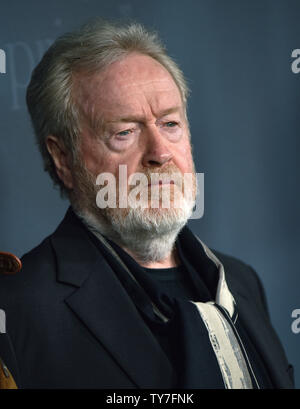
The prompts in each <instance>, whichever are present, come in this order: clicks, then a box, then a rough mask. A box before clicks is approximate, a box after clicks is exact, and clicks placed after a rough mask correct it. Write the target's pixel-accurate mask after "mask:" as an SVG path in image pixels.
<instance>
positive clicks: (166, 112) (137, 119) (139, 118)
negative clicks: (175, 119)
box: [106, 106, 181, 123]
mask: <svg viewBox="0 0 300 409" xmlns="http://www.w3.org/2000/svg"><path fill="white" fill-rule="evenodd" d="M180 110H181V107H180V106H176V107H171V108H168V109H164V110H163V111H160V112H158V113H157V114H156V116H157V117H158V118H161V117H163V116H166V115H169V114H173V113H174V112H179V111H180ZM144 120H145V117H144V116H140V115H130V116H120V117H118V118H114V119H111V120H109V121H106V123H115V122H143V121H144Z"/></svg>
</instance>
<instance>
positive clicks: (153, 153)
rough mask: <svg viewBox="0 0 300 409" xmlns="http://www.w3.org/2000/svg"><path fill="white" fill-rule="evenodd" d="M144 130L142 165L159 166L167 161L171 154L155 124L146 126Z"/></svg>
mask: <svg viewBox="0 0 300 409" xmlns="http://www.w3.org/2000/svg"><path fill="white" fill-rule="evenodd" d="M144 132H145V134H146V135H145V144H146V147H145V153H144V156H143V166H145V167H153V166H161V165H164V164H165V163H167V162H169V161H170V160H171V158H172V157H173V154H172V153H171V152H170V150H169V149H168V147H167V144H166V141H165V140H164V138H163V136H162V135H161V133H160V130H159V128H158V127H157V126H156V125H152V126H150V127H147V129H146V130H145V131H144Z"/></svg>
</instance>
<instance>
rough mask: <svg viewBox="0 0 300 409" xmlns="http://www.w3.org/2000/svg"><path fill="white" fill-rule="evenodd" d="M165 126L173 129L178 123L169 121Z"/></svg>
mask: <svg viewBox="0 0 300 409" xmlns="http://www.w3.org/2000/svg"><path fill="white" fill-rule="evenodd" d="M165 125H166V126H167V127H168V128H173V127H174V126H176V125H178V122H174V121H169V122H166V123H165Z"/></svg>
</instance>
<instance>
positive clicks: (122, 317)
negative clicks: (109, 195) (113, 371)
mask: <svg viewBox="0 0 300 409" xmlns="http://www.w3.org/2000/svg"><path fill="white" fill-rule="evenodd" d="M51 242H52V246H53V249H54V252H55V255H56V260H57V280H58V281H59V282H61V283H64V284H68V285H72V286H75V287H77V289H76V290H75V291H74V292H73V293H72V294H71V295H69V296H68V297H67V298H66V299H65V302H66V304H67V305H68V306H69V307H70V308H71V309H72V311H73V312H74V313H75V315H76V316H77V317H78V318H79V320H80V321H81V322H82V323H83V324H84V325H85V326H86V327H87V328H88V329H89V330H90V331H91V333H92V334H93V335H94V336H95V338H96V339H97V340H98V341H99V342H100V343H101V344H102V346H104V347H105V348H106V349H107V350H108V351H109V353H110V354H111V355H112V356H113V358H114V359H115V361H116V362H117V363H118V364H119V365H120V366H121V368H122V369H123V370H124V372H125V373H127V375H128V376H129V378H130V379H131V380H132V382H133V383H134V384H135V385H137V386H138V387H140V388H149V387H153V388H169V387H171V381H172V376H173V370H172V367H171V365H170V363H169V361H168V359H167V357H166V355H165V354H164V352H163V351H162V349H161V347H160V345H159V344H158V342H157V340H156V339H155V338H154V336H153V335H152V333H151V331H150V330H149V329H148V327H147V326H146V325H145V323H144V321H143V320H142V318H141V316H140V314H139V313H138V311H137V309H136V307H135V305H134V303H133V302H132V300H131V299H130V297H129V296H128V294H127V292H126V291H125V289H124V288H123V287H122V285H121V284H120V281H119V280H118V278H117V277H116V275H115V273H114V271H113V270H112V268H111V267H110V265H109V264H108V263H107V261H106V260H105V258H104V257H103V256H102V255H101V253H100V251H99V250H98V249H97V248H96V247H95V246H94V244H93V243H92V242H91V241H90V238H89V235H88V232H87V230H86V229H85V227H84V226H83V224H82V223H81V221H80V220H79V219H78V218H77V216H76V215H75V214H74V213H73V211H72V210H71V209H69V210H68V212H67V214H66V216H65V218H64V220H63V221H62V223H61V224H60V225H59V227H58V228H57V230H56V231H55V232H54V234H53V235H52V237H51ZM133 357H134V358H133Z"/></svg>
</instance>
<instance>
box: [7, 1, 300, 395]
mask: <svg viewBox="0 0 300 409" xmlns="http://www.w3.org/2000/svg"><path fill="white" fill-rule="evenodd" d="M0 13H1V16H0V48H2V49H4V50H5V52H6V57H7V61H6V69H7V72H6V74H0V90H1V94H0V108H1V109H0V123H1V128H0V129H1V144H0V175H1V177H0V192H1V200H0V226H1V235H0V249H1V250H2V251H10V252H14V253H15V254H17V255H18V256H21V255H22V254H23V253H24V252H27V251H28V250H30V249H31V248H32V247H34V246H36V245H37V244H38V243H39V242H40V241H41V240H42V239H43V238H44V237H45V236H46V235H48V234H49V233H51V232H52V231H53V230H54V229H55V227H56V226H57V224H58V222H59V221H60V220H61V219H62V217H63V215H64V212H65V210H66V208H67V202H65V201H62V200H61V199H60V197H59V194H58V191H56V190H54V189H53V187H52V183H51V181H50V179H49V177H48V176H47V175H46V174H45V173H44V172H43V170H42V163H41V159H40V156H39V153H38V150H37V147H36V146H35V143H34V137H33V132H32V130H31V126H30V122H29V118H28V115H27V111H26V106H25V99H24V96H25V88H26V85H27V83H28V80H29V75H30V73H31V71H32V69H33V67H34V66H35V64H36V63H37V62H38V61H39V59H40V58H41V55H42V54H43V52H44V51H45V49H46V48H47V47H48V46H49V44H51V42H52V41H53V40H54V39H55V38H56V37H57V36H58V35H60V34H61V33H63V32H65V31H68V30H70V29H73V28H75V27H77V26H78V25H80V24H81V23H83V22H85V21H86V20H87V19H88V18H90V17H92V16H96V15H99V16H103V17H111V18H112V17H118V18H119V17H132V18H134V19H136V20H138V21H140V22H142V23H144V24H146V25H147V26H149V27H150V28H154V29H156V30H158V31H159V32H160V35H161V37H162V39H163V41H164V42H165V43H166V44H167V48H168V51H169V53H170V54H171V55H172V56H173V57H174V58H175V59H176V61H177V62H179V64H180V65H181V67H182V69H183V70H184V72H185V73H186V76H187V78H188V81H189V84H190V87H191V89H192V95H191V98H190V102H189V116H190V122H191V129H192V137H193V141H194V142H193V143H194V157H195V162H196V167H197V171H198V172H204V173H205V214H204V217H203V218H202V219H200V220H193V221H191V222H190V225H191V227H192V229H193V230H194V231H195V232H196V233H198V234H199V235H200V237H201V238H202V239H203V240H204V241H205V242H206V243H207V244H208V245H209V246H211V247H212V248H215V249H218V250H220V251H223V252H226V253H229V254H231V255H234V256H236V257H238V258H241V259H242V260H244V261H246V262H247V263H248V264H251V265H252V266H253V267H254V268H255V270H256V271H257V272H258V273H259V275H260V277H261V279H262V281H263V284H264V286H265V289H266V293H267V297H268V301H269V306H270V312H271V316H272V320H273V324H274V326H275V328H276V330H277V332H278V334H279V336H280V338H281V341H282V342H283V344H284V347H285V350H286V353H287V356H288V358H289V360H290V361H291V362H292V363H293V364H294V366H295V369H296V380H297V387H298V388H299V387H300V375H299V373H300V356H299V354H298V345H299V340H300V333H299V334H295V333H293V332H292V330H291V324H292V321H293V319H292V317H291V313H292V311H293V310H294V309H296V308H300V299H299V287H300V276H299V261H298V252H299V247H298V246H299V216H298V211H299V198H300V196H299V190H298V176H299V162H298V155H299V147H300V146H299V145H300V144H299V135H298V129H299V125H300V121H299V107H300V92H299V90H300V73H299V74H298V75H297V74H294V73H293V72H292V70H291V62H292V58H291V52H292V50H293V49H296V48H300V24H299V17H300V1H299V0H298V1H296V0H295V1H294V0H269V1H268V0H252V1H248V0H240V1H238V0H226V1H225V0H224V1H222V0H185V1H175V0H172V1H171V0H160V1H159V0H151V1H145V0H144V1H141V0H140V1H138V0H132V1H118V0H109V1H103V0H85V1H84V0H76V1H74V0H72V1H66V0H65V1H59V0H52V1H51V2H49V1H26V2H23V1H21V0H20V1H17V0H10V1H9V2H8V1H7V2H5V3H3V2H2V3H1V7H0Z"/></svg>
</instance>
